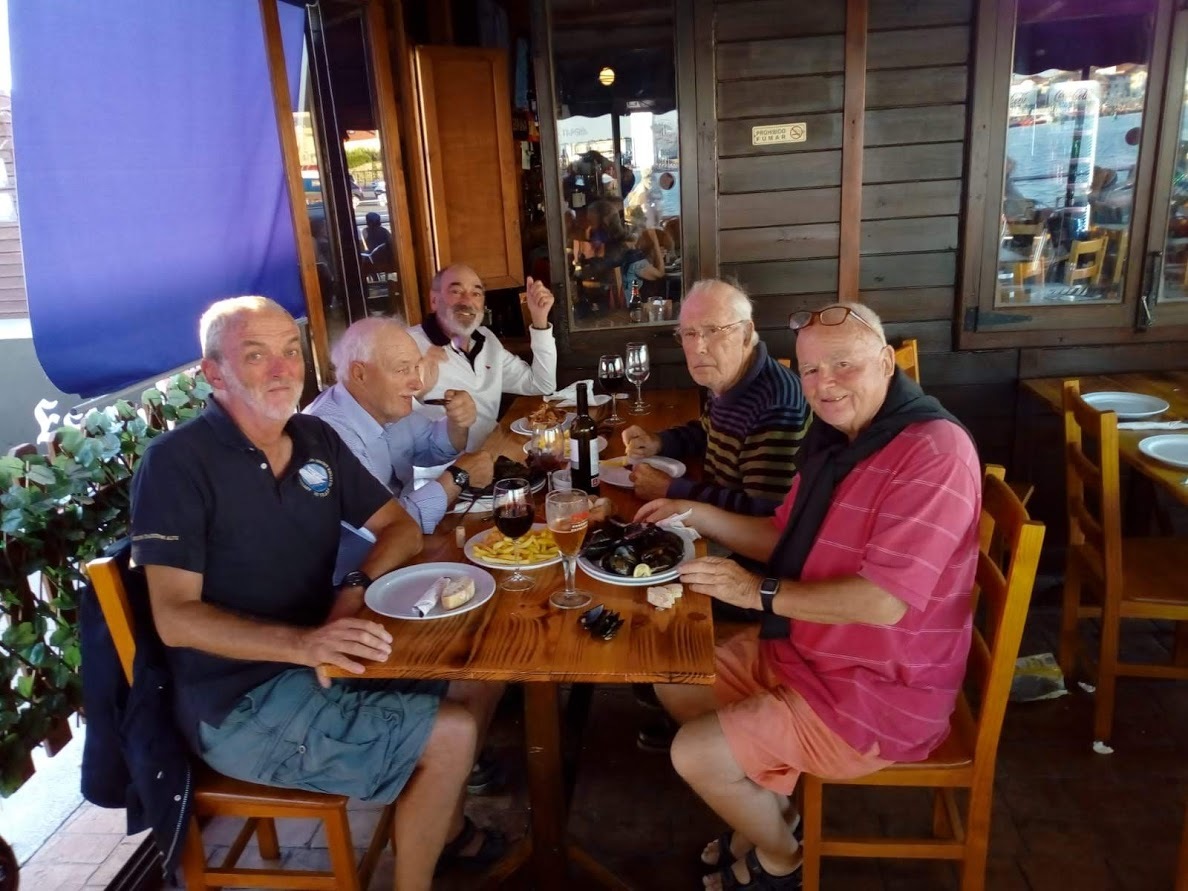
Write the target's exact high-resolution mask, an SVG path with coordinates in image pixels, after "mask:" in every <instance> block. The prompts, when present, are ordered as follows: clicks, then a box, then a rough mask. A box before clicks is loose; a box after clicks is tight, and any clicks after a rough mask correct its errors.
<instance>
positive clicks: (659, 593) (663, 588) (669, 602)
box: [648, 582, 684, 609]
mask: <svg viewBox="0 0 1188 891" xmlns="http://www.w3.org/2000/svg"><path fill="white" fill-rule="evenodd" d="M683 593H684V588H683V587H681V583H680V582H673V583H672V584H669V585H655V586H653V587H650V588H648V603H650V604H652V606H654V607H656V609H672V608H673V607H674V606H676V601H677V598H678V597H680V596H681V594H683Z"/></svg>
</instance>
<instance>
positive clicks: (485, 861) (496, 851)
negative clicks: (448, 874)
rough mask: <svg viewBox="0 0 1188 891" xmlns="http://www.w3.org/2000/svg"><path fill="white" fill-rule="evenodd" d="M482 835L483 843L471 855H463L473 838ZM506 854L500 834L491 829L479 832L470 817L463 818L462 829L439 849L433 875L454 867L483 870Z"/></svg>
mask: <svg viewBox="0 0 1188 891" xmlns="http://www.w3.org/2000/svg"><path fill="white" fill-rule="evenodd" d="M480 831H481V832H482V833H483V843H482V844H481V845H479V848H478V850H477V851H475V852H474V853H473V854H463V853H462V852H463V851H465V850H466V848H467V847H469V846H470V844H471V843H472V842H473V841H474V837H475V836H476V835H477V834H478V833H479V832H480ZM506 853H507V839H505V838H504V837H503V833H502V832H496V831H495V830H493V829H483V830H480V829H479V828H478V827H477V826H475V825H474V821H473V820H471V819H470V817H463V819H462V829H461V830H460V831H459V832H458V834H457V835H455V836H454V837H453V838H452V839H450V840H449V841H448V842H446V843H445V847H443V848H442V849H441V856H440V857H438V858H437V867H436V869H434V870H433V874H434V875H437V874H438V873H440V872H443V871H444V870H446V869H450V868H453V867H455V866H461V867H466V868H469V869H485V868H486V867H488V866H490V865H491V864H492V863H494V862H495V861H496V860H498V859H499V858H500V857H502V856H503V855H504V854H506Z"/></svg>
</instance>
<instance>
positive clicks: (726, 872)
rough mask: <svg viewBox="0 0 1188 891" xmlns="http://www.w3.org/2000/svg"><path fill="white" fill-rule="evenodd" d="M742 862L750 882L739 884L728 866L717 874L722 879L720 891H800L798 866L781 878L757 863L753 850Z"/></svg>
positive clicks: (799, 870) (802, 871)
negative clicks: (742, 890) (750, 890)
mask: <svg viewBox="0 0 1188 891" xmlns="http://www.w3.org/2000/svg"><path fill="white" fill-rule="evenodd" d="M744 860H745V861H746V864H747V874H748V875H749V876H750V880H749V881H746V882H740V881H739V880H738V879H737V878H736V877H735V875H734V870H733V869H731V868H730V867H729V866H724V867H722V869H721V870H719V871H718V874H719V875H720V876H721V877H722V891H734V889H736V888H739V889H747V888H750V889H752V891H800V889H801V885H802V878H801V877H802V875H803V873H804V870H802V869H801V868H800V867H799V866H797V867H796V869H794V870H792V872H790V873H788V874H787V875H783V876H773V875H772V874H771V873H769V872H768V871H767V870H766V869H764V868H763V864H762V863H760V862H759V855H758V854H756V853H755V849H754V848H751V850H749V851H747V853H746V856H745V857H744Z"/></svg>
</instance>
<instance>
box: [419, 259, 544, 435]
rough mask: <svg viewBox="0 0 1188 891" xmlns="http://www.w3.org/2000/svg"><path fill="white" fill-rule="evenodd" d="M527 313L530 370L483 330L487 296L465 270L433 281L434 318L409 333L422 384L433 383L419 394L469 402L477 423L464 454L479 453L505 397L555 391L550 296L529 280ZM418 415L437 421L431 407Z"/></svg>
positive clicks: (438, 412) (452, 271)
mask: <svg viewBox="0 0 1188 891" xmlns="http://www.w3.org/2000/svg"><path fill="white" fill-rule="evenodd" d="M526 289H527V292H528V296H527V305H528V312H529V315H530V316H531V318H532V325H531V327H530V329H529V331H528V336H529V338H530V339H531V342H532V364H531V365H529V364H528V363H527V362H525V361H524V360H523V359H521V358H520V357H519V356H517V355H515V354H514V353H511V352H509V351H508V350H506V349H504V347H503V344H501V343H500V342H499V338H498V337H496V336H495V334H494V332H492V331H491V330H490V329H489V328H484V327H482V320H483V309H484V307H485V305H486V292H485V290H484V288H483V283H482V280H481V279H480V278H479V277H478V274H477V273H476V272H475V271H474V270H473V269H471V268H470V267H469V266H463V265H461V264H454V265H453V266H448V267H446V268H445V269H443V270H442V271H441V272H439V273H437V275H435V276H434V277H433V284H432V286H431V289H430V297H429V303H430V307H431V308H432V309H433V312H432V313H431V314H430V315H428V316H427V317H426V318H425V320H424V321H423V322H422V323H421V324H420V325H417V326H415V327H413V328H410V329H409V334H411V335H412V336H413V339H414V340H416V342H417V345H418V346H419V347H420V348H421V352H422V353H423V354H424V362H425V379H426V381H434V372H435V371H436V381H435V382H433V383H432V384H431V385H430V388H429V389H428V390H427V391H426V392H424V393H422V394H421V395H422V397H423V398H425V399H435V398H440V397H441V396H442V395H443V394H444V393H445V391H446V390H464V391H465V392H467V393H469V394H470V395H471V396H472V397H473V398H474V403H475V407H476V408H477V410H478V418H477V420H476V421H475V422H474V424H473V425H471V428H470V435H469V438H468V440H467V443H466V450H467V451H474V450H476V449H478V448H479V447H480V446H481V445H482V444H483V442H484V441H485V440H486V439H487V437H488V436H489V435H490V434H491V431H492V430H494V429H495V425H496V424H497V423H498V421H499V402H500V399H501V398H502V397H503V394H504V393H518V394H520V395H533V394H539V395H542V396H543V395H544V394H546V393H552V392H553V391H554V390H555V389H556V388H557V342H556V341H555V340H554V338H553V327H552V325H550V324H549V310H550V309H552V307H553V294H552V292H551V291H549V289H548V288H546V287H545V285H544V283H543V282H539V281H535V280H533V279H531V278H529V279H528V282H527V285H526ZM417 411H419V412H424V413H425V414H426V415H428V416H429V417H432V418H439V417H442V416H443V415H444V411H443V409H441V408H438V407H436V406H424V407H422V406H419V405H418V406H417Z"/></svg>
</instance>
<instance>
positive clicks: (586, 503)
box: [545, 489, 591, 609]
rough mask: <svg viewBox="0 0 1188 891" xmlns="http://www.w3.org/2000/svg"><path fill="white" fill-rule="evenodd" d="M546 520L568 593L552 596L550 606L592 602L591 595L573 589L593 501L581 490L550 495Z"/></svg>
mask: <svg viewBox="0 0 1188 891" xmlns="http://www.w3.org/2000/svg"><path fill="white" fill-rule="evenodd" d="M545 519H546V520H547V521H548V524H549V530H550V531H551V532H552V533H553V540H554V541H556V542H557V550H559V551H560V552H561V565H562V567H563V568H564V569H565V590H564V591H557V592H556V593H555V594H553V596H552V597H550V598H549V603H551V604H552V605H553V606H555V607H557V608H558V609H578V608H579V607H583V606H585V605H586V604H587V603H589V602H590V599H591V598H590V595H589V594H588V593H586V592H585V591H577V590H575V589H574V587H573V576H574V573H575V572H576V571H577V555H578V551H580V550H581V549H582V542H583V541H584V540H585V538H586V525H587V523H588V522H589V519H590V499H589V498H588V497H587V496H586V493H585V492H583V491H582V490H581V489H570V490H569V491H567V492H550V493H549V494H548V497H546V498H545Z"/></svg>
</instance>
